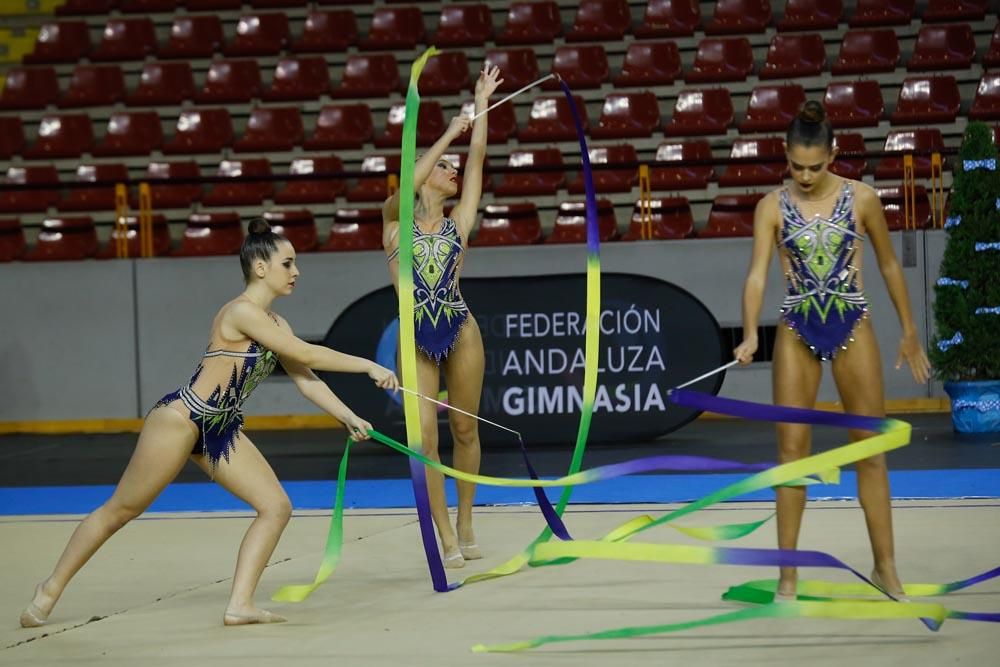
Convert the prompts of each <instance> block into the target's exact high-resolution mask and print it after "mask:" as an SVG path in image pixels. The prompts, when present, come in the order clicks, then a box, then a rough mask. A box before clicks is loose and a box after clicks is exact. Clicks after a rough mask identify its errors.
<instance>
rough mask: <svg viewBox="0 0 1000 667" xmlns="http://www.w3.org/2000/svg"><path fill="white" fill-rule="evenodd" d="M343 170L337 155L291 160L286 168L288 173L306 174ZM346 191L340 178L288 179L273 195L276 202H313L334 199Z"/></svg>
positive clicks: (326, 201) (324, 201)
mask: <svg viewBox="0 0 1000 667" xmlns="http://www.w3.org/2000/svg"><path fill="white" fill-rule="evenodd" d="M343 170H344V165H343V163H342V162H341V161H340V158H339V157H336V156H330V157H306V158H296V159H295V160H292V164H291V165H290V166H289V168H288V173H289V175H292V176H307V175H309V174H314V173H320V174H322V173H334V172H340V171H343ZM346 191H347V186H346V184H345V183H344V181H343V179H340V178H322V179H320V178H317V179H303V180H292V181H288V182H287V183H286V184H285V186H284V187H283V188H282V189H281V190H279V191H278V192H277V193H276V194H275V195H274V203H276V204H314V203H328V202H334V201H336V199H337V197H339V196H340V195H342V194H344V192H346Z"/></svg>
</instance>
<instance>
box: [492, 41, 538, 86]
mask: <svg viewBox="0 0 1000 667" xmlns="http://www.w3.org/2000/svg"><path fill="white" fill-rule="evenodd" d="M483 67H499V68H500V71H501V72H502V73H503V83H502V84H500V87H499V88H497V92H500V93H512V92H514V91H515V90H520V89H521V88H523V87H524V86H526V85H528V84H529V83H531V82H532V81H537V80H538V79H539V78H541V74H539V72H538V61H537V60H536V59H535V52H534V50H532V49H500V50H492V51H487V52H486V57H485V58H484V62H483Z"/></svg>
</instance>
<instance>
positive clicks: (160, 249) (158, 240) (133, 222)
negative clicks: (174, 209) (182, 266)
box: [96, 213, 172, 259]
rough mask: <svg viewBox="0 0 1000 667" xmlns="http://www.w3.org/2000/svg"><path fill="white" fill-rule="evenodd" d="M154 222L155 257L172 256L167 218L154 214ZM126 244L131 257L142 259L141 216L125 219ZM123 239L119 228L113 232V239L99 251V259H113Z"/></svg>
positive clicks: (113, 229)
mask: <svg viewBox="0 0 1000 667" xmlns="http://www.w3.org/2000/svg"><path fill="white" fill-rule="evenodd" d="M152 222H153V257H163V256H165V255H169V254H170V246H171V245H172V240H171V238H170V225H168V224H167V218H166V216H164V215H162V214H160V213H154V214H153V216H152ZM125 227H126V229H125V232H124V237H125V244H126V247H127V249H128V256H129V257H141V256H142V246H141V240H140V237H139V216H137V215H129V216H126V217H125ZM121 237H122V232H121V231H119V229H118V227H114V228H112V230H111V238H110V239H108V243H107V245H105V246H104V247H103V248H101V249H100V250H98V251H97V255H96V257H97V259H113V258H114V257H116V255H117V250H118V249H117V247H116V244H117V241H118V239H119V238H121Z"/></svg>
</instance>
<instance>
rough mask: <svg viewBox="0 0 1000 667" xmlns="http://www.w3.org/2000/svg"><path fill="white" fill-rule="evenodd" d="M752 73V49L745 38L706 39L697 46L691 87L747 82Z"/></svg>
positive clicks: (687, 76)
mask: <svg viewBox="0 0 1000 667" xmlns="http://www.w3.org/2000/svg"><path fill="white" fill-rule="evenodd" d="M751 72H753V49H752V48H751V47H750V40H748V39H747V38H746V37H725V38H707V39H703V40H701V41H700V42H699V43H698V52H697V53H696V54H695V57H694V65H692V67H691V70H690V71H688V72H686V73H685V74H684V80H685V81H687V82H688V83H695V82H699V83H707V82H722V81H745V80H746V78H747V77H748V76H750V73H751Z"/></svg>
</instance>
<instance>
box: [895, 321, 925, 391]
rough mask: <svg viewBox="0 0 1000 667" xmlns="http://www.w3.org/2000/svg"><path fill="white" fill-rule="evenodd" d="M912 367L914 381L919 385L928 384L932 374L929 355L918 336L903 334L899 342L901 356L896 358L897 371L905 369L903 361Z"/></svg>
mask: <svg viewBox="0 0 1000 667" xmlns="http://www.w3.org/2000/svg"><path fill="white" fill-rule="evenodd" d="M904 360H905V361H906V363H907V364H909V365H910V371H911V372H912V373H913V379H914V380H916V381H917V383H918V384H927V379H928V378H929V377H930V373H931V362H930V361H928V360H927V354H925V353H924V348H923V347H922V346H921V345H920V341H919V340H918V339H917V334H915V333H910V334H903V338H902V340H900V341H899V355H898V356H897V357H896V370H899V369H900V368H902V367H903V361H904Z"/></svg>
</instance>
